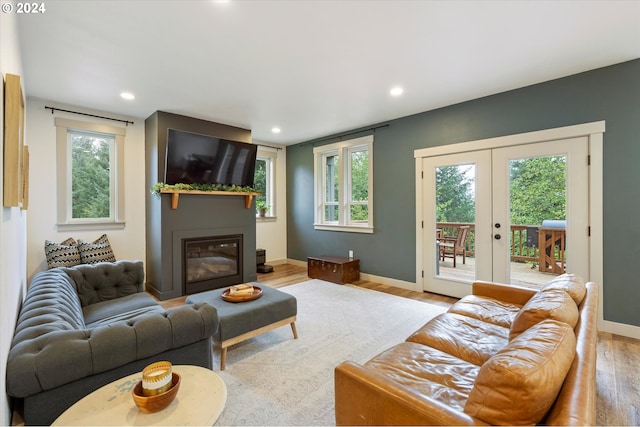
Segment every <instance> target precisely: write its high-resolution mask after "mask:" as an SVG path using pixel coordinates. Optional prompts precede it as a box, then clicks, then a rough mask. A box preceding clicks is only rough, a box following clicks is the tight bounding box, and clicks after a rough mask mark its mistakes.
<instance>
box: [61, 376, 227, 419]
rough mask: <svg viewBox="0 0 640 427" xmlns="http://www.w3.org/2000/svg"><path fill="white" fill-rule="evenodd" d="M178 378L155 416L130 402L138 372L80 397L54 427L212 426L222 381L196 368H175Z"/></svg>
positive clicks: (220, 405)
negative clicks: (167, 401)
mask: <svg viewBox="0 0 640 427" xmlns="http://www.w3.org/2000/svg"><path fill="white" fill-rule="evenodd" d="M173 371H174V372H177V373H178V374H180V376H181V381H180V389H179V390H178V395H177V396H176V398H175V400H174V401H173V402H171V404H170V405H169V406H167V407H166V408H165V409H163V410H162V411H159V412H155V413H152V414H146V413H144V412H141V411H140V410H139V409H138V407H137V406H136V404H135V403H134V402H133V397H132V396H131V390H133V387H134V386H135V385H136V384H137V383H138V381H140V379H141V378H142V372H139V373H136V374H133V375H129V376H128V377H124V378H121V379H119V380H116V381H114V382H112V383H110V384H107V385H105V386H103V387H101V388H99V389H98V390H96V391H94V392H93V393H91V394H89V395H87V396H85V397H83V398H82V399H80V400H79V401H77V402H76V403H75V404H73V406H71V407H70V408H69V409H67V410H66V411H65V412H63V413H62V415H60V416H59V417H58V419H56V420H55V421H54V422H53V424H52V425H54V426H56V425H57V426H79V425H82V426H95V425H102V426H110V425H119V426H121V425H129V426H148V425H172V426H178V425H213V424H214V423H215V422H216V420H217V419H218V417H219V416H220V414H221V413H222V410H223V409H224V405H225V403H226V401H227V387H226V385H225V384H224V382H223V381H222V378H220V376H219V375H218V374H216V373H215V372H213V371H211V370H210V369H206V368H202V367H200V366H190V365H176V366H174V367H173Z"/></svg>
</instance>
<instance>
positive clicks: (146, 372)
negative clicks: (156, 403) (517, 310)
mask: <svg viewBox="0 0 640 427" xmlns="http://www.w3.org/2000/svg"><path fill="white" fill-rule="evenodd" d="M171 379H172V372H171V362H156V363H152V364H151V365H149V366H147V367H146V368H144V369H143V371H142V395H143V396H155V395H157V394H160V393H164V392H165V391H167V390H169V388H171Z"/></svg>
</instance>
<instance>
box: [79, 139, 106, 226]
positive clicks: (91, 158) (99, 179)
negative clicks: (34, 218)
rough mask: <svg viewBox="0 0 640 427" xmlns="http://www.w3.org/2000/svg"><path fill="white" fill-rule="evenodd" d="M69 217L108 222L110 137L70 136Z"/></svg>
mask: <svg viewBox="0 0 640 427" xmlns="http://www.w3.org/2000/svg"><path fill="white" fill-rule="evenodd" d="M69 137H70V138H71V193H72V201H71V211H72V213H71V216H72V218H109V217H110V216H111V215H110V199H111V174H110V150H111V146H112V145H113V144H114V143H115V140H114V138H113V137H111V136H109V135H98V134H88V133H77V132H70V133H69Z"/></svg>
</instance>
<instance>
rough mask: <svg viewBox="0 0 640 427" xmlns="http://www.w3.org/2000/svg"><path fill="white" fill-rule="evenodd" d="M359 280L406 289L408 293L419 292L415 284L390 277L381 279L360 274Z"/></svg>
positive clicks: (371, 275)
mask: <svg viewBox="0 0 640 427" xmlns="http://www.w3.org/2000/svg"><path fill="white" fill-rule="evenodd" d="M360 279H363V280H368V281H370V282H376V283H380V284H383V285H388V286H394V287H396V288H400V289H406V290H409V291H415V292H421V290H420V289H418V285H417V284H416V283H413V282H406V281H404V280H398V279H392V278H390V277H382V276H376V275H374V274H368V273H360Z"/></svg>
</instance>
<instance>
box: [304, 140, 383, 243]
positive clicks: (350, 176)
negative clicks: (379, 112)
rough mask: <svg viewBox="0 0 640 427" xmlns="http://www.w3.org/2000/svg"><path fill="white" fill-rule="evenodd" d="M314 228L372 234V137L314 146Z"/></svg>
mask: <svg viewBox="0 0 640 427" xmlns="http://www.w3.org/2000/svg"><path fill="white" fill-rule="evenodd" d="M313 154H314V159H315V189H316V197H315V201H316V215H315V224H314V226H315V229H316V230H333V231H351V232H359V233H373V200H372V199H373V197H372V196H373V136H372V135H369V136H365V137H362V138H356V139H352V140H349V141H343V142H339V143H335V144H330V145H324V146H321V147H316V148H315V149H314V150H313Z"/></svg>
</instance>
